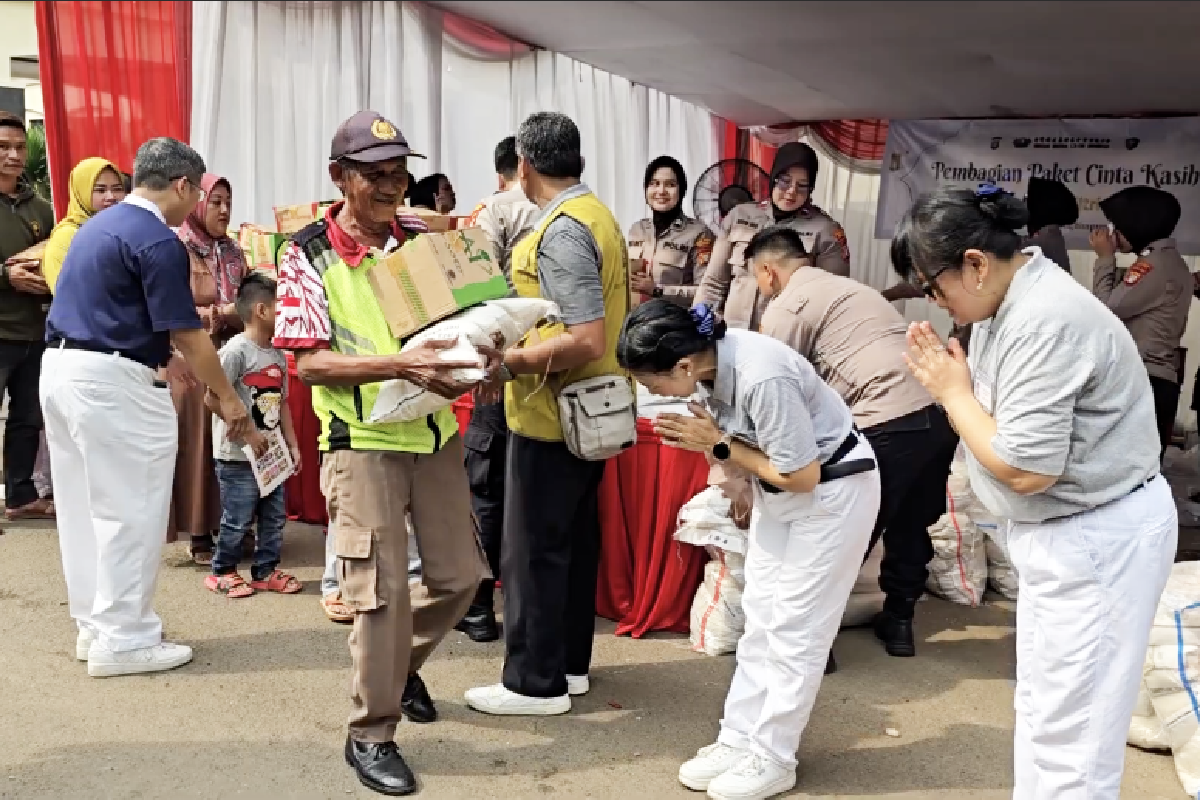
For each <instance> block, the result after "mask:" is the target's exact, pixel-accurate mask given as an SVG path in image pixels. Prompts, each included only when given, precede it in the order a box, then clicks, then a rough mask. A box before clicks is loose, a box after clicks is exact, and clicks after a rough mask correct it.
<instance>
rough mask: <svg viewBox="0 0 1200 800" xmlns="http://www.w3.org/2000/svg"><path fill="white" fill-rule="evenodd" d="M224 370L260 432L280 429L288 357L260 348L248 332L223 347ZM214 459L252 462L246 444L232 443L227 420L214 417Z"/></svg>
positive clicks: (285, 397) (285, 393)
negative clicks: (226, 428)
mask: <svg viewBox="0 0 1200 800" xmlns="http://www.w3.org/2000/svg"><path fill="white" fill-rule="evenodd" d="M218 355H219V356H220V358H221V368H222V369H223V370H225V377H227V378H229V382H230V383H231V384H233V388H234V390H236V391H237V393H238V397H240V398H242V402H243V403H245V404H246V409H247V410H248V411H249V412H250V418H251V419H253V420H254V424H255V426H257V427H258V429H259V430H260V431H271V430H275V429H276V428H278V427H279V423H280V422H281V420H282V418H283V417H282V415H283V404H284V403H285V402H286V399H287V358H286V357H285V356H284V355H283V353H281V352H280V351H279V350H276V349H275V348H274V347H259V346H258V345H257V344H255V343H254V342H253V341H252V340H251V339H250V337H249V336H247V335H246V334H245V333H239V334H238V335H237V336H234V337H233V338H232V339H230V340H229V341H228V342H226V343H225V346H224V347H222V348H221V350H220V352H219V353H218ZM212 425H213V428H212V430H213V458H215V459H217V460H218V461H249V459H248V458H247V457H246V454H245V453H244V452H243V451H242V444H243V443H242V442H237V443H234V442H230V441H229V439H228V438H226V435H225V421H224V420H223V419H221V418H220V417H218V416H217V415H216V414H213V423H212Z"/></svg>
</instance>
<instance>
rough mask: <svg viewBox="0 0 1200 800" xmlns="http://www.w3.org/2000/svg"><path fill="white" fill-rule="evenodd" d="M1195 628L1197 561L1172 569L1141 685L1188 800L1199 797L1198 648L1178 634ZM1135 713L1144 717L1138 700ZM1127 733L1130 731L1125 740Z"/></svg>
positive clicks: (1199, 612)
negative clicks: (1170, 635)
mask: <svg viewBox="0 0 1200 800" xmlns="http://www.w3.org/2000/svg"><path fill="white" fill-rule="evenodd" d="M1198 627H1200V562H1185V563H1181V564H1176V565H1175V566H1174V567H1173V568H1172V569H1171V577H1170V578H1169V579H1168V580H1167V586H1166V588H1165V589H1164V590H1163V594H1162V597H1161V598H1160V599H1159V602H1158V609H1157V610H1156V612H1155V617H1154V631H1155V638H1156V639H1157V640H1158V641H1160V642H1162V644H1156V645H1152V646H1151V647H1150V648H1149V650H1148V651H1147V653H1146V665H1145V671H1144V673H1143V678H1142V684H1143V686H1145V689H1146V691H1147V692H1148V694H1149V695H1150V704H1151V705H1152V706H1153V708H1154V716H1155V717H1156V718H1157V720H1158V723H1159V725H1161V727H1162V731H1163V734H1164V736H1163V738H1165V739H1166V742H1167V744H1169V745H1170V748H1171V752H1172V754H1173V755H1174V757H1175V772H1176V774H1177V775H1178V776H1179V780H1180V782H1181V783H1182V784H1183V788H1184V791H1186V792H1187V793H1188V794H1190V795H1192V796H1196V794H1197V792H1200V702H1198V700H1197V691H1198V689H1200V646H1197V645H1195V644H1193V643H1190V642H1188V641H1185V637H1184V632H1185V631H1189V630H1192V631H1193V632H1194V629H1196V628H1198ZM1168 631H1174V641H1173V642H1168V641H1167V639H1168V638H1169V634H1168ZM1139 710H1140V712H1141V715H1142V716H1143V717H1144V716H1145V714H1144V708H1143V707H1142V704H1141V703H1140V701H1139ZM1151 728H1152V726H1151ZM1132 733H1133V731H1132V728H1131V739H1132ZM1139 738H1141V735H1140V734H1139ZM1147 738H1154V737H1153V735H1151V736H1149V737H1147Z"/></svg>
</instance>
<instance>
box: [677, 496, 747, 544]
mask: <svg viewBox="0 0 1200 800" xmlns="http://www.w3.org/2000/svg"><path fill="white" fill-rule="evenodd" d="M731 506H732V504H731V502H730V500H729V498H728V497H726V496H725V494H724V493H723V492H722V491H721V489H720V488H719V487H716V486H710V487H708V488H707V489H705V490H704V491H702V492H700V493H699V494H698V495H696V496H695V497H693V498H692V499H691V500H688V501H687V502H686V503H684V504H683V507H682V508H680V509H679V518H678V527H677V528H676V529H675V540H676V541H678V542H683V543H684V544H690V545H695V546H696V547H707V548H709V553H710V554H715V552H716V551H717V550H723V551H725V552H727V553H737V554H739V555H745V553H746V531H743V530H740V529H739V528H738V527H737V526H736V525H734V524H733V519H732V518H731V517H730V515H729V514H730V508H731ZM714 557H715V556H714Z"/></svg>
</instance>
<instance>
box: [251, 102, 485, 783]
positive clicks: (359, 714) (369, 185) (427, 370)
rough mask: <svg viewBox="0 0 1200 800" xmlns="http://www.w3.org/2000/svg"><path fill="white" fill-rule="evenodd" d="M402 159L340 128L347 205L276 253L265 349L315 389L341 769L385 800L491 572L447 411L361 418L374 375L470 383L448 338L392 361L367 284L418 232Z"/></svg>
mask: <svg viewBox="0 0 1200 800" xmlns="http://www.w3.org/2000/svg"><path fill="white" fill-rule="evenodd" d="M409 156H413V157H417V158H421V157H422V156H418V155H417V154H416V153H414V152H412V150H410V149H409V147H408V142H406V141H405V140H404V137H403V135H401V133H400V131H399V130H398V129H397V128H396V126H395V125H393V124H392V123H390V122H388V121H387V120H386V119H384V118H383V117H381V116H380V115H379V114H376V113H375V112H373V111H360V112H359V113H357V114H355V115H354V116H353V117H351V118H350V119H348V120H347V121H346V122H344V123H342V125H341V127H339V128H338V130H337V133H336V134H335V135H334V137H333V147H332V152H331V153H330V165H329V175H330V177H331V178H332V179H333V182H334V183H335V184H336V185H337V187H338V188H339V189H340V190H341V191H342V194H343V195H344V196H345V200H343V201H342V202H339V203H335V204H334V205H333V206H332V207H330V208H329V209H328V210H327V211H326V212H325V216H324V217H323V218H322V219H320V220H318V221H317V222H314V223H313V224H311V225H309V226H308V227H306V228H304V229H303V230H301V231H299V232H298V233H296V234H295V235H294V236H293V237H292V241H291V242H290V243H289V244H288V246H287V247H286V249H284V250H283V252H282V253H281V254H280V262H279V289H278V304H277V307H278V316H277V319H276V326H275V346H276V347H280V348H286V349H289V350H293V351H294V352H295V354H296V367H297V370H298V372H299V375H300V379H301V380H303V381H304V382H305V383H307V384H310V385H311V386H312V387H313V392H312V394H313V409H314V411H316V414H317V418H318V419H319V420H320V422H321V438H320V447H321V451H322V460H321V491H322V492H323V493H324V495H325V500H326V503H327V504H328V508H329V535H330V536H332V537H333V538H334V542H333V546H334V549H335V550H336V554H337V556H338V562H337V563H338V582H339V584H340V586H341V594H342V602H343V603H344V604H345V605H346V606H348V607H350V608H352V609H354V611H355V612H356V613H355V615H354V632H353V633H352V634H351V635H350V655H351V658H352V660H353V663H354V666H353V670H354V679H353V682H352V686H353V689H352V694H353V703H354V710H353V713H352V714H351V715H350V724H349V728H350V729H349V735H348V736H347V738H346V748H345V756H346V762H347V763H348V764H350V766H351V767H353V768H354V770H355V772H356V773H357V774H358V778H359V780H360V781H362V783H363V784H364V785H366V786H367V787H369V788H371V789H373V790H375V791H377V792H380V793H382V794H388V795H406V794H412V793H413V792H415V791H416V789H417V784H416V779H415V778H414V777H413V774H412V772H411V771H410V770H409V768H408V766H407V765H406V764H405V763H404V759H403V757H402V756H401V755H400V751H399V749H398V748H397V747H396V744H395V742H394V741H393V737H394V735H395V733H396V724H397V723H398V722H399V721H400V717H401V715H402V714H403V715H404V716H406V717H408V718H409V719H410V720H412V721H416V722H432V721H433V720H434V719H435V718H436V716H437V712H436V710H435V709H434V707H433V702H432V700H431V699H430V697H429V694H428V692H427V691H426V689H425V685H424V683H423V682H422V681H421V678H420V676H418V675H417V670H418V669H419V668H420V667H421V665H422V664H423V663H424V661H425V659H426V658H428V657H429V654H430V653H431V652H432V651H433V648H434V647H436V646H437V644H438V642H440V641H441V640H442V637H443V636H445V635H446V633H447V632H448V631H449V630H450V629H451V628H452V627H453V626H454V623H456V622H457V621H458V620H459V619H461V618H462V615H463V612H464V611H466V609H467V606H468V605H469V604H470V602H471V598H472V596H473V595H474V594H475V590H476V587H478V586H479V582H480V581H481V580H482V579H483V578H484V577H486V575H487V574H488V572H487V566H486V564H485V562H484V560H483V554H482V553H481V551H480V550H479V545H478V542H477V540H476V538H475V531H474V527H473V525H472V523H471V504H470V492H469V490H468V488H467V475H466V472H465V471H464V469H463V448H462V440H461V437H460V436H459V435H458V425H457V424H456V422H455V418H454V414H453V413H452V411H451V410H450V407H449V406H447V407H446V408H445V409H443V410H442V411H439V412H438V413H436V414H431V415H429V416H428V417H426V418H424V419H421V420H416V421H414V422H400V423H386V424H377V425H373V424H370V423H368V422H365V421H364V419H365V418H366V415H369V414H370V411H371V407H372V406H373V405H374V403H375V397H376V396H377V394H378V393H379V382H380V381H384V380H388V379H391V378H404V379H406V380H409V381H412V382H413V383H416V384H417V385H419V386H421V387H422V388H425V389H428V390H430V391H433V392H436V393H437V394H440V395H442V396H443V397H458V396H460V395H461V394H462V393H463V392H465V391H467V390H469V389H470V388H471V385H470V384H462V383H459V382H457V381H455V380H454V379H453V377H451V372H450V370H452V369H454V368H455V367H462V366H467V365H466V364H463V363H462V362H457V361H455V362H451V361H443V360H442V359H441V357H440V356H441V353H440V350H442V349H444V347H445V346H446V344H447V343H435V344H434V345H433V346H423V347H419V348H415V349H413V350H410V351H408V352H406V353H400V343H399V341H397V340H396V337H394V336H392V333H391V331H390V330H389V328H388V325H387V322H386V320H385V319H384V316H383V313H382V311H381V310H380V307H379V303H378V301H377V300H376V299H375V294H374V292H373V290H372V288H371V284H370V281H369V280H368V277H367V274H368V272H369V271H370V268H371V266H372V265H373V264H374V263H375V260H376V259H377V258H379V257H380V256H381V255H382V254H384V253H387V252H389V251H391V250H393V249H395V248H397V247H399V246H400V245H402V244H404V242H406V241H408V240H409V239H410V238H411V237H413V236H416V235H418V234H419V233H421V232H424V231H426V230H427V228H425V226H424V225H423V223H421V221H420V220H419V219H418V218H416V217H413V216H409V215H399V216H397V210H398V209H399V207H400V204H401V202H403V198H404V190H405V187H406V185H407V183H408V165H407V157H409ZM490 355H492V356H498V355H499V354H498V353H495V352H492V353H491V354H490ZM497 366H498V365H497ZM406 509H411V516H412V527H413V531H414V533H415V535H416V537H417V540H418V542H419V544H420V551H421V555H422V561H423V564H422V567H423V570H422V581H423V585H422V586H421V587H420V588H419V589H414V590H413V593H412V596H411V599H410V596H409V582H408V530H407V525H406V524H405V510H406ZM414 642H417V644H416V645H415V646H414V644H413V643H414Z"/></svg>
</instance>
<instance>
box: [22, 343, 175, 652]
mask: <svg viewBox="0 0 1200 800" xmlns="http://www.w3.org/2000/svg"><path fill="white" fill-rule="evenodd" d="M154 378H155V375H154V371H153V370H151V369H150V368H148V367H143V366H142V365H140V364H137V363H135V362H133V361H130V360H128V359H124V358H120V357H119V356H113V355H103V354H100V353H90V352H86V351H82V350H60V349H56V348H50V349H47V350H46V354H45V356H44V357H43V359H42V380H41V400H42V414H43V415H44V416H45V420H46V442H47V444H48V445H49V447H50V459H51V461H52V462H53V463H54V474H53V481H54V500H55V506H56V508H57V511H58V537H59V549H60V550H61V552H62V561H63V572H64V573H65V575H66V580H67V598H68V600H69V601H70V608H71V616H72V617H74V618H75V621H76V623H77V624H78V625H79V626H80V627H81V628H87V629H89V630H91V631H92V632H93V633H95V635H96V636H97V637H98V639H99V641H100V644H101V645H102V646H103V647H106V648H108V649H111V650H114V651H122V650H133V649H137V648H141V647H151V646H153V645H156V644H158V643H159V642H161V641H162V622H161V621H160V620H159V618H158V615H157V614H155V613H154V609H153V608H152V604H153V600H154V586H155V582H156V581H157V579H158V567H159V561H160V558H161V555H162V548H163V543H164V541H165V540H166V531H167V517H168V514H169V512H170V502H171V484H172V478H173V476H174V472H175V451H176V449H177V447H178V435H179V428H178V423H177V421H176V417H175V406H174V405H172V403H171V393H170V391H169V390H168V389H167V388H165V387H162V388H160V387H157V386H155V385H154Z"/></svg>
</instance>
